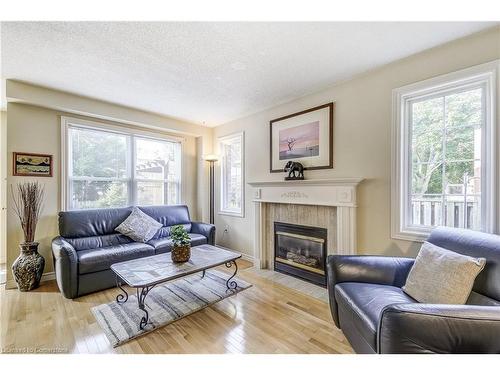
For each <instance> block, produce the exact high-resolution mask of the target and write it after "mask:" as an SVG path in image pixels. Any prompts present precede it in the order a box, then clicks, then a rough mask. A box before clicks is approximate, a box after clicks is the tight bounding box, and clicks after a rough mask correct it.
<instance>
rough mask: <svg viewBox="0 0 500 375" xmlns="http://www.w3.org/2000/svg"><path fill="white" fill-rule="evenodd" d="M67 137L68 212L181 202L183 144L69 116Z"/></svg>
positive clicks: (65, 202)
mask: <svg viewBox="0 0 500 375" xmlns="http://www.w3.org/2000/svg"><path fill="white" fill-rule="evenodd" d="M63 133H64V137H63V139H64V140H65V142H64V146H65V158H64V159H65V160H64V173H63V174H64V175H65V178H64V184H65V189H64V194H63V196H64V197H63V206H64V207H65V209H68V210H76V209H87V208H101V207H123V206H129V205H154V204H177V203H179V202H180V184H181V144H180V142H179V141H172V140H168V139H165V138H161V137H160V136H152V135H149V134H146V133H143V132H133V131H131V130H128V129H127V128H123V129H121V128H117V127H113V126H106V127H103V126H102V125H100V124H94V123H91V124H89V123H88V122H87V121H83V120H76V119H69V118H63Z"/></svg>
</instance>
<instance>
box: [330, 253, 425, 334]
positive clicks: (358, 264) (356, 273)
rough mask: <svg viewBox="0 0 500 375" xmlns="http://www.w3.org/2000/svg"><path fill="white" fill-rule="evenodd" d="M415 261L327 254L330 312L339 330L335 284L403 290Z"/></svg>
mask: <svg viewBox="0 0 500 375" xmlns="http://www.w3.org/2000/svg"><path fill="white" fill-rule="evenodd" d="M414 261H415V260H414V259H412V258H398V257H384V256H371V255H330V256H328V258H327V260H326V276H327V282H326V284H327V288H328V295H329V301H330V310H331V313H332V317H333V321H334V322H335V325H336V326H337V327H339V328H340V323H339V319H338V307H337V302H336V300H335V285H337V284H339V283H343V282H356V283H372V284H383V285H392V286H396V287H402V286H403V285H404V284H405V282H406V278H407V276H408V273H409V272H410V269H411V267H412V266H413V263H414Z"/></svg>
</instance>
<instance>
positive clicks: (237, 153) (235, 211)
mask: <svg viewBox="0 0 500 375" xmlns="http://www.w3.org/2000/svg"><path fill="white" fill-rule="evenodd" d="M219 149H220V153H221V180H220V182H221V189H220V194H221V196H220V213H222V214H228V215H235V216H244V206H245V199H244V183H243V179H244V168H243V163H244V162H243V160H244V159H243V157H244V134H243V133H237V134H232V135H229V136H225V137H221V138H219Z"/></svg>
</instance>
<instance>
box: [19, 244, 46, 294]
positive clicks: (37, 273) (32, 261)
mask: <svg viewBox="0 0 500 375" xmlns="http://www.w3.org/2000/svg"><path fill="white" fill-rule="evenodd" d="M19 247H20V248H21V254H19V256H18V257H17V259H16V260H15V261H14V263H13V264H12V274H13V275H14V279H15V280H16V283H17V287H18V289H19V290H20V291H21V292H27V291H28V290H32V289H36V288H38V286H39V285H40V279H41V278H42V273H43V268H44V267H45V259H44V258H43V256H41V255H40V254H38V242H26V243H22V244H21V245H20V246H19Z"/></svg>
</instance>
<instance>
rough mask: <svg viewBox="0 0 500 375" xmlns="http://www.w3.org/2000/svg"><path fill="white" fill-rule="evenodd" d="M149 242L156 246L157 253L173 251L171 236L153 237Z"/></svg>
mask: <svg viewBox="0 0 500 375" xmlns="http://www.w3.org/2000/svg"><path fill="white" fill-rule="evenodd" d="M148 244H149V245H151V246H153V247H154V249H155V253H156V254H163V253H168V252H170V251H172V246H174V244H173V242H172V239H171V238H170V237H163V238H156V239H152V240H150V241H149V242H148Z"/></svg>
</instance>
